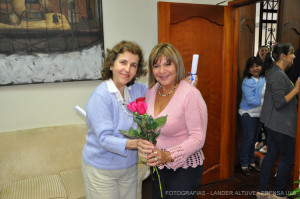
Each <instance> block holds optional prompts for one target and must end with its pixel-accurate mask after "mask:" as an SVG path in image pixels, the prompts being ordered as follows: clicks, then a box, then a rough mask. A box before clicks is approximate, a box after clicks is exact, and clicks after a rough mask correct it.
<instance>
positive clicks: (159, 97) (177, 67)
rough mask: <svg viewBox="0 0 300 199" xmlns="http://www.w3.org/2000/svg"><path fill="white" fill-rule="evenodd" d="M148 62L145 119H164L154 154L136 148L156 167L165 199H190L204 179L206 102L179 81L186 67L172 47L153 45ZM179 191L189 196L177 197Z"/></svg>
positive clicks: (156, 186) (156, 183)
mask: <svg viewBox="0 0 300 199" xmlns="http://www.w3.org/2000/svg"><path fill="white" fill-rule="evenodd" d="M148 62H149V63H148V69H149V82H148V85H149V90H147V92H146V103H147V104H148V110H147V113H148V114H149V115H152V116H153V117H154V118H157V117H159V116H165V115H166V114H167V115H168V117H167V122H166V124H165V125H164V126H163V127H162V128H161V131H160V135H159V136H158V138H157V144H156V145H155V149H152V150H146V149H143V147H139V151H140V155H141V156H142V157H145V158H147V159H148V160H147V161H148V165H149V166H157V167H158V172H159V175H160V180H161V184H162V191H163V198H165V199H168V198H180V199H187V198H194V197H195V195H196V193H197V190H198V188H199V186H200V183H201V179H202V173H203V161H204V155H203V152H202V148H203V146H204V143H205V138H206V129H207V107H206V104H205V101H204V99H203V97H202V95H201V93H200V91H199V90H198V89H196V88H195V87H194V86H192V85H191V84H190V83H188V82H187V81H183V80H184V78H185V69H184V64H183V61H182V58H181V55H180V54H179V52H178V50H177V49H176V48H175V47H174V46H173V45H171V44H168V43H161V44H158V45H156V46H155V47H154V48H153V49H152V51H151V53H150V56H149V60H148ZM148 145H149V147H148V148H150V147H153V145H152V144H151V143H150V142H148ZM144 148H145V147H144ZM146 148H147V147H146ZM145 154H146V155H145ZM154 178H155V180H154V181H153V183H152V198H153V199H157V198H161V196H160V187H159V181H158V178H157V175H154ZM170 191H171V192H172V195H171V194H170V193H171V192H170ZM176 191H177V192H176ZM182 191H184V192H188V193H189V194H186V195H184V194H180V193H182Z"/></svg>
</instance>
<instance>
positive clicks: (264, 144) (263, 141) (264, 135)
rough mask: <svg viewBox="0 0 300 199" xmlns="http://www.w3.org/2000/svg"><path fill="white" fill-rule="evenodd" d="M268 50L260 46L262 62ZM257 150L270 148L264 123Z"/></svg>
mask: <svg viewBox="0 0 300 199" xmlns="http://www.w3.org/2000/svg"><path fill="white" fill-rule="evenodd" d="M268 52H269V48H268V46H260V47H259V48H258V51H257V54H256V56H257V57H259V58H260V59H261V61H262V63H264V61H265V58H266V55H267V53H268ZM255 150H258V151H260V152H262V153H263V154H266V153H267V150H268V147H267V132H266V130H265V128H264V126H263V125H262V127H261V129H260V131H259V133H258V139H257V142H256V143H255Z"/></svg>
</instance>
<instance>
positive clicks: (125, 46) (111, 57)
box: [101, 40, 147, 86]
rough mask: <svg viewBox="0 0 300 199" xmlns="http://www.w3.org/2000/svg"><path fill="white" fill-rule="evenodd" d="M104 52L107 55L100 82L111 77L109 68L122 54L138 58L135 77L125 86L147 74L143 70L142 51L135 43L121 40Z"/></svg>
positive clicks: (144, 63)
mask: <svg viewBox="0 0 300 199" xmlns="http://www.w3.org/2000/svg"><path fill="white" fill-rule="evenodd" d="M106 51H107V54H106V56H105V61H104V64H103V66H102V70H101V76H102V80H107V79H109V78H112V77H113V74H112V71H111V70H110V67H111V66H112V65H113V64H114V62H115V61H116V59H117V57H118V55H119V54H122V53H124V52H130V53H132V54H134V55H138V56H139V63H138V67H137V72H136V75H135V76H134V78H133V79H132V80H131V81H130V82H128V83H127V84H126V85H127V86H130V85H132V84H134V82H135V79H136V78H140V77H141V76H145V75H146V74H147V69H146V68H145V66H146V62H145V61H144V56H143V51H142V49H141V47H140V46H139V45H138V44H137V43H135V42H132V41H125V40H123V41H121V42H119V43H117V44H116V45H115V46H114V47H113V48H112V49H111V50H110V49H106Z"/></svg>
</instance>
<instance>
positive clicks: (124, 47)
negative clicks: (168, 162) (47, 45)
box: [82, 41, 147, 199]
mask: <svg viewBox="0 0 300 199" xmlns="http://www.w3.org/2000/svg"><path fill="white" fill-rule="evenodd" d="M145 65H146V64H145V61H144V58H143V52H142V50H141V48H140V47H139V46H138V45H137V44H136V43H134V42H129V41H121V42H119V43H118V44H116V45H115V46H114V47H113V48H112V49H111V50H109V49H107V55H106V57H105V61H104V65H103V67H102V71H101V75H102V80H103V82H102V83H101V84H100V85H99V86H98V87H97V88H96V89H95V90H94V91H93V93H92V94H91V96H90V98H89V100H88V102H87V104H86V107H85V110H86V113H87V117H86V124H87V126H88V132H87V136H86V144H85V146H84V149H83V152H82V159H83V161H82V173H83V178H84V184H85V191H86V197H87V198H88V199H98V198H101V199H133V198H136V192H137V165H136V163H137V160H138V155H137V150H136V149H137V146H138V142H139V141H141V140H139V139H128V138H126V137H124V136H123V135H122V134H121V133H120V132H119V130H126V131H128V130H129V128H130V127H132V126H133V125H134V122H133V118H132V114H131V112H130V111H129V110H128V109H127V107H126V105H127V104H128V103H130V102H131V101H134V100H136V99H137V98H139V97H144V96H145V93H146V90H147V86H146V85H143V84H141V83H138V82H136V81H135V80H136V78H139V77H141V76H145V75H146V73H147V70H146V69H145Z"/></svg>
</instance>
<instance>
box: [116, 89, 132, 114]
mask: <svg viewBox="0 0 300 199" xmlns="http://www.w3.org/2000/svg"><path fill="white" fill-rule="evenodd" d="M115 96H116V98H117V100H118V102H119V103H120V105H121V107H122V109H123V111H124V112H125V113H126V114H127V115H128V116H132V113H131V111H129V110H128V108H127V105H128V104H129V103H130V102H131V97H130V94H129V92H128V89H127V88H125V89H124V98H125V99H124V100H123V97H122V95H121V93H120V92H117V93H115ZM128 111H129V112H128Z"/></svg>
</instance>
